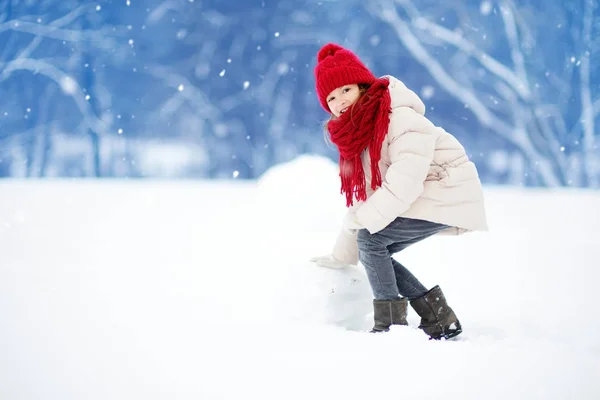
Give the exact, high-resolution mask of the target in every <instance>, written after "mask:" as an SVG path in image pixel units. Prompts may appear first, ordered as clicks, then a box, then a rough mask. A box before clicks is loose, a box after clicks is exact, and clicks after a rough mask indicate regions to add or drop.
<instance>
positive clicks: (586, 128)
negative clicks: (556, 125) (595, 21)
mask: <svg viewBox="0 0 600 400" xmlns="http://www.w3.org/2000/svg"><path fill="white" fill-rule="evenodd" d="M593 8H594V0H586V1H585V3H584V11H583V35H582V39H583V43H584V49H586V50H585V52H584V54H583V55H582V56H581V66H580V67H579V82H580V83H579V84H580V91H581V108H582V111H581V124H582V125H583V149H584V157H585V165H586V172H587V177H588V180H589V185H590V186H591V187H593V188H597V187H599V182H600V174H599V173H598V169H600V168H598V166H597V165H596V162H598V157H597V156H595V154H596V153H597V149H596V146H595V143H594V142H595V138H594V134H595V131H594V129H595V128H594V124H595V116H594V104H593V103H592V93H591V90H590V50H591V46H590V44H591V40H592V15H593V12H592V10H593Z"/></svg>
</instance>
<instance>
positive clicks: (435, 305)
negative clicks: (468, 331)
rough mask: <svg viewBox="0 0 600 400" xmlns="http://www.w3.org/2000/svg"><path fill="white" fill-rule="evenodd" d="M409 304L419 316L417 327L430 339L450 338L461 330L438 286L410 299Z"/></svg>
mask: <svg viewBox="0 0 600 400" xmlns="http://www.w3.org/2000/svg"><path fill="white" fill-rule="evenodd" d="M410 305H411V306H412V308H414V309H415V311H416V312H417V314H419V316H420V317H421V324H420V325H419V328H420V329H422V330H423V331H424V332H425V333H426V334H428V335H429V337H430V338H431V339H435V340H438V339H450V338H452V337H454V336H457V335H459V334H460V333H461V332H462V327H461V326H460V322H459V321H458V318H456V314H454V311H453V310H452V309H451V308H450V306H448V303H447V302H446V297H445V296H444V293H442V289H440V287H439V286H436V287H434V288H433V289H431V290H430V291H429V292H427V293H425V294H424V295H423V296H421V297H419V298H416V299H414V300H411V302H410Z"/></svg>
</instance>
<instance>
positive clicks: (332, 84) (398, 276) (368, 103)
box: [311, 43, 487, 339]
mask: <svg viewBox="0 0 600 400" xmlns="http://www.w3.org/2000/svg"><path fill="white" fill-rule="evenodd" d="M314 72H315V79H316V92H317V95H318V98H319V101H320V103H321V105H322V106H323V108H324V109H325V110H326V111H327V112H328V113H330V114H331V119H330V120H329V121H328V122H327V124H326V130H327V132H328V133H329V136H330V138H331V141H332V142H333V143H334V144H335V145H336V146H337V148H338V150H339V152H340V178H341V191H342V193H343V194H344V195H345V196H346V205H347V207H348V211H347V213H346V216H345V218H344V221H343V227H342V231H341V232H340V234H339V236H338V239H337V241H336V243H335V245H334V248H333V252H332V254H330V255H326V256H322V257H315V258H313V259H311V261H313V262H315V263H316V264H317V265H319V266H322V267H330V268H343V267H345V266H347V265H349V264H352V265H356V264H357V263H358V261H359V260H360V262H361V263H362V264H363V265H364V267H365V269H366V273H367V277H368V279H369V283H370V285H371V289H372V291H373V295H374V297H375V299H374V300H373V308H374V320H375V324H374V326H373V330H372V332H383V331H388V330H389V327H390V325H408V323H407V321H406V314H407V306H408V301H410V305H411V306H412V307H413V308H414V310H415V311H416V312H417V313H418V314H419V316H420V317H421V323H420V325H419V328H421V329H422V330H423V331H424V332H425V333H427V334H428V335H429V336H430V338H432V339H442V338H445V339H448V338H451V337H454V336H456V335H458V334H460V333H461V332H462V328H461V325H460V322H459V321H458V319H457V318H456V315H455V314H454V311H453V310H452V308H450V307H449V306H448V304H447V302H446V299H445V297H444V294H443V293H442V290H441V289H440V287H439V286H435V287H434V288H432V289H430V290H427V288H425V286H423V284H421V282H419V280H418V279H417V278H415V277H414V276H413V275H412V274H411V273H410V272H409V271H408V270H407V269H406V268H405V267H404V266H403V265H402V264H400V263H399V262H398V261H396V260H395V259H394V258H392V255H393V254H395V253H397V252H399V251H402V250H404V249H405V248H406V247H408V246H410V245H411V244H414V243H417V242H419V241H421V240H423V239H426V238H428V237H430V236H432V235H435V234H438V233H450V234H461V233H464V232H468V231H476V230H487V222H486V216H485V210H484V204H483V193H482V188H481V182H480V181H479V176H478V174H477V169H476V168H475V165H474V164H473V163H472V162H471V161H469V158H468V157H467V155H466V153H465V149H464V148H463V146H462V145H461V144H460V143H459V142H458V140H457V139H456V138H455V137H454V136H452V135H451V134H449V133H448V132H446V131H445V130H443V129H442V128H439V127H436V126H435V125H433V124H432V123H431V122H430V121H429V120H428V119H427V118H425V117H424V113H425V105H424V104H423V102H422V101H421V99H419V97H418V96H417V95H416V94H415V93H414V92H412V91H411V90H409V89H408V88H407V87H406V86H405V85H404V84H403V83H402V82H401V81H399V80H398V79H396V78H394V77H392V76H385V77H383V78H380V79H377V78H376V77H375V76H374V75H373V74H372V73H371V71H369V69H368V68H367V67H365V65H364V64H363V63H362V62H361V61H360V60H359V59H358V57H357V56H356V55H355V54H354V53H352V52H351V51H349V50H347V49H344V48H342V47H341V46H338V45H336V44H332V43H330V44H327V45H325V46H323V47H322V48H321V50H320V51H319V53H318V55H317V66H316V67H315V71H314Z"/></svg>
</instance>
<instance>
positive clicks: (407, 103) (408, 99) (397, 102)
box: [384, 75, 425, 115]
mask: <svg viewBox="0 0 600 400" xmlns="http://www.w3.org/2000/svg"><path fill="white" fill-rule="evenodd" d="M384 78H387V79H389V81H390V86H389V91H390V97H391V98H392V104H391V107H392V110H394V108H398V107H410V108H412V109H413V110H415V111H416V112H417V113H419V114H421V115H425V104H424V103H423V101H422V100H421V99H420V98H419V96H417V94H416V93H415V92H413V91H412V90H410V89H409V88H407V87H406V85H405V84H404V83H403V82H402V81H401V80H399V79H397V78H395V77H393V76H391V75H386V76H384Z"/></svg>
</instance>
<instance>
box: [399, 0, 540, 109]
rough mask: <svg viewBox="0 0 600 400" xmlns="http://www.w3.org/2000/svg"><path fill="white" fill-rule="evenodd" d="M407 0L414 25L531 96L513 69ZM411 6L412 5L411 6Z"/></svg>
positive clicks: (528, 97) (519, 92)
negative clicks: (424, 16) (431, 18)
mask: <svg viewBox="0 0 600 400" xmlns="http://www.w3.org/2000/svg"><path fill="white" fill-rule="evenodd" d="M406 3H407V2H406V1H403V2H402V5H403V6H404V7H405V9H406V11H407V12H408V13H409V15H410V14H413V16H412V17H411V19H412V21H413V25H414V26H416V27H417V28H419V29H422V30H426V31H428V32H429V33H430V34H431V35H433V36H434V37H435V38H436V39H439V40H441V41H442V42H444V43H448V44H451V45H454V46H456V47H457V48H458V49H460V50H462V52H463V53H465V54H467V55H469V56H471V57H473V58H475V59H476V60H477V61H479V63H480V64H481V65H483V66H484V67H485V68H486V69H487V70H488V71H489V72H491V73H492V74H494V75H496V76H497V77H499V78H500V79H502V80H503V81H504V82H506V83H507V84H508V85H510V86H511V87H512V88H513V89H514V90H515V91H516V92H517V93H518V94H519V96H521V98H523V99H524V100H529V99H530V98H531V92H530V90H529V87H528V85H527V83H526V82H524V81H522V80H521V78H520V77H519V76H517V75H516V74H515V73H514V72H513V71H511V70H510V69H509V68H508V67H506V66H505V65H504V64H502V63H501V62H499V61H498V60H496V59H495V58H494V57H492V56H490V55H489V54H487V53H486V52H484V51H483V50H481V49H479V48H478V47H477V46H476V45H475V44H473V43H472V42H470V41H469V40H467V39H465V38H464V37H463V36H462V35H460V34H458V33H456V32H454V31H451V30H449V29H447V28H445V27H443V26H440V25H438V24H436V23H433V22H431V21H429V20H427V19H425V18H423V17H421V16H420V15H418V14H415V13H416V11H415V9H414V6H412V4H406ZM409 6H411V7H410V8H409Z"/></svg>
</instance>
